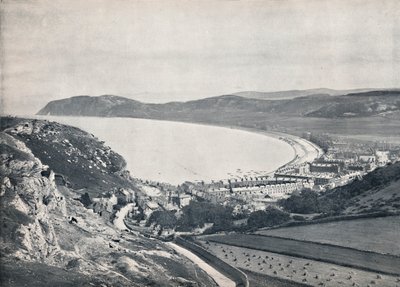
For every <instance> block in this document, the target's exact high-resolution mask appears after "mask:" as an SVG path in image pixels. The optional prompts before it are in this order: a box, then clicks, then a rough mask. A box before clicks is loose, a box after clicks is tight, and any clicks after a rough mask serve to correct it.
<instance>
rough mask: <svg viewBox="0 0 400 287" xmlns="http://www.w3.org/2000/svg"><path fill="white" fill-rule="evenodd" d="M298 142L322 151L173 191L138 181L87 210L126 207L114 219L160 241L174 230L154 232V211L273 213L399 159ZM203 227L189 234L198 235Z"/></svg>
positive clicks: (319, 139)
mask: <svg viewBox="0 0 400 287" xmlns="http://www.w3.org/2000/svg"><path fill="white" fill-rule="evenodd" d="M302 138H303V139H304V140H306V141H309V142H310V143H313V144H317V145H320V146H321V147H322V148H323V151H324V152H323V153H321V154H319V156H318V157H317V158H315V159H314V160H313V161H311V162H309V161H301V160H296V159H297V157H296V158H295V160H292V161H291V162H289V163H288V164H286V165H284V166H282V167H280V168H279V169H277V170H276V171H275V172H273V173H270V174H266V175H258V176H250V175H248V176H243V177H235V178H229V179H222V180H213V181H211V182H204V181H199V182H188V181H186V182H184V183H183V184H181V185H178V186H174V185H171V184H167V183H160V182H151V181H146V180H139V182H140V186H139V188H140V190H141V191H136V192H133V191H131V190H124V189H119V190H115V191H114V192H113V193H112V195H111V196H110V198H104V197H103V198H94V199H93V200H92V201H93V209H94V211H95V212H97V213H98V214H100V215H102V216H105V217H111V216H112V214H113V212H114V210H115V207H116V206H121V207H123V206H129V208H127V209H125V211H124V212H125V213H121V212H119V213H117V215H116V218H117V219H118V217H121V218H125V219H124V224H127V226H129V228H130V229H133V230H137V231H140V232H142V233H149V234H155V235H157V236H160V237H161V238H163V237H168V236H171V235H174V234H176V231H175V230H174V227H172V225H171V228H160V226H159V225H158V224H157V223H156V224H152V222H150V221H149V219H150V218H151V216H152V214H153V213H154V214H156V213H155V212H156V211H159V212H170V214H173V216H175V217H177V218H179V217H180V215H181V210H182V209H183V208H184V207H185V206H188V205H189V204H190V203H191V202H198V201H200V202H209V203H212V204H218V205H222V206H225V207H229V208H231V209H232V213H233V216H238V217H240V216H241V215H243V214H251V213H252V212H255V211H258V210H265V209H266V208H267V207H269V206H273V207H275V208H279V205H278V201H279V200H282V199H285V198H288V197H289V196H290V195H292V194H294V193H299V192H301V191H302V190H305V189H308V190H311V191H313V192H315V193H322V192H324V191H326V190H330V189H333V188H335V187H338V186H343V185H346V184H348V183H350V182H352V181H354V180H361V179H362V177H363V176H364V175H366V174H367V173H369V172H371V171H373V170H374V169H376V168H377V167H381V166H385V165H387V164H392V163H395V162H397V161H399V160H400V146H399V145H395V144H388V143H382V142H361V141H351V140H343V139H338V138H333V137H331V136H327V135H312V134H311V133H304V134H303V136H302ZM163 216H165V213H164V214H163ZM117 219H115V220H117ZM153 223H155V222H153ZM122 228H123V226H122ZM206 228H207V226H206V227H205V228H202V229H197V230H193V232H194V233H201V232H203V231H204V230H205V229H206Z"/></svg>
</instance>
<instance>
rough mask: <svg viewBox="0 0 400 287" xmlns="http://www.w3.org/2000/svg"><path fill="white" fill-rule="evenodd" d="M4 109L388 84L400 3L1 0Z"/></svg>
mask: <svg viewBox="0 0 400 287" xmlns="http://www.w3.org/2000/svg"><path fill="white" fill-rule="evenodd" d="M0 5H1V23H0V24H1V46H0V48H1V54H0V57H1V59H0V60H1V68H2V69H1V98H0V99H1V103H0V104H1V108H0V112H1V113H11V114H34V113H36V112H37V111H38V110H39V109H40V108H42V107H43V106H44V105H45V104H46V103H47V102H48V101H51V100H56V99H61V98H67V97H71V96H76V95H91V96H97V95H103V94H113V95H120V96H125V97H129V98H132V99H136V100H140V101H144V102H168V101H186V100H191V99H198V98H205V97H210V96H217V95H222V94H227V93H233V92H238V91H278V90H292V89H308V88H319V87H326V88H333V89H351V88H394V87H399V86H400V85H399V83H400V20H399V19H400V1H398V0H393V1H392V0H386V1H385V0H379V1H375V0H362V1H355V0H349V1H345V0H340V1H339V0H337V1H335V0H333V1H332V0H329V1H328V0H326V1H324V0H318V1H313V0H307V1H306V0H281V1H277V0H274V1H272V0H264V1H232V0H229V1H228V0H227V1H223V0H213V1H207V0H206V1H168V0H163V1H149V0H148V1H138V0H137V1H127V0H113V1H109V0H85V1H79V0H26V1H23V0H13V1H11V0H3V1H2V2H1V4H0Z"/></svg>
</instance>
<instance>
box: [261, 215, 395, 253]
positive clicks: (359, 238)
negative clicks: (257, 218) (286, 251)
mask: <svg viewBox="0 0 400 287" xmlns="http://www.w3.org/2000/svg"><path fill="white" fill-rule="evenodd" d="M256 234H261V235H269V236H278V237H284V238H291V239H298V240H304V241H313V242H319V243H326V244H333V245H340V246H345V247H351V248H355V249H360V250H367V251H373V252H377V253H387V254H392V255H400V239H399V238H400V216H389V217H380V218H368V219H357V220H348V221H336V222H329V223H323V224H313V225H306V226H295V227H287V228H278V229H271V230H262V231H258V232H256ZM366 234H368V236H365V235H366Z"/></svg>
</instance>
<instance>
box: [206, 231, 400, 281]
mask: <svg viewBox="0 0 400 287" xmlns="http://www.w3.org/2000/svg"><path fill="white" fill-rule="evenodd" d="M206 240H208V241H211V242H215V243H221V244H227V245H232V246H238V247H245V248H251V249H255V250H261V251H268V252H274V253H279V254H285V255H289V256H295V257H300V258H308V259H311V260H317V261H323V262H329V263H334V264H338V265H342V266H351V267H356V268H358V269H364V270H373V271H376V272H382V273H387V274H396V275H400V257H399V256H393V255H383V254H379V253H374V252H368V251H360V250H356V249H351V248H347V247H340V246H334V245H324V244H320V243H314V242H306V241H298V240H293V239H285V238H279V237H269V236H264V235H254V234H228V235H211V236H207V237H206Z"/></svg>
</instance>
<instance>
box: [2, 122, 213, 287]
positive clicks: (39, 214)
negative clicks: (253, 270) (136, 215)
mask: <svg viewBox="0 0 400 287" xmlns="http://www.w3.org/2000/svg"><path fill="white" fill-rule="evenodd" d="M1 123H2V128H1V132H0V151H1V157H0V175H1V182H0V184H1V185H0V199H1V208H0V220H1V234H0V240H1V247H0V256H1V257H0V258H1V265H2V268H1V274H0V275H1V276H0V278H1V279H0V283H1V286H25V285H26V286H143V285H156V286H165V285H169V286H182V285H187V286H190V285H196V286H214V283H213V281H212V280H211V279H210V278H209V277H208V276H207V275H206V274H204V273H203V272H202V271H201V270H199V269H198V268H197V267H196V266H194V265H193V264H192V263H191V262H189V261H187V260H185V259H184V258H180V257H179V256H177V255H176V254H175V253H174V251H173V250H172V249H170V248H169V247H167V246H166V245H164V244H163V243H162V242H160V241H157V240H151V239H148V238H146V237H143V236H141V235H140V234H136V233H132V232H127V231H121V230H120V229H118V228H117V227H115V226H113V225H112V224H111V223H110V222H109V220H108V219H105V218H103V217H101V216H99V215H98V214H97V213H94V212H93V211H92V210H91V209H87V208H86V207H85V206H84V204H83V203H82V202H81V201H80V200H76V199H80V196H81V194H82V192H83V191H82V189H83V190H90V191H91V192H92V194H97V195H98V196H100V195H102V193H103V192H105V191H106V188H107V187H109V188H114V187H115V186H116V187H121V186H124V187H125V188H132V189H131V190H130V191H131V192H134V189H135V188H136V187H135V183H134V182H132V181H131V179H130V178H129V176H126V175H125V176H123V174H124V169H123V166H124V165H123V161H122V158H121V157H120V156H119V155H117V154H115V153H114V152H112V151H110V150H109V149H107V148H106V147H105V146H104V144H103V143H101V142H99V141H98V140H97V139H96V138H94V137H93V136H91V135H88V134H86V133H84V132H83V131H80V130H78V129H74V128H71V127H68V126H62V125H59V124H56V123H51V122H47V121H37V120H27V119H16V118H2V119H1ZM74 138H80V139H81V140H82V141H81V144H82V143H86V144H82V145H78V144H77V143H75V142H74V141H73V139H74ZM66 140H68V142H69V144H67V143H65V141H66ZM89 140H90V143H91V144H90V145H89V144H88V143H87V142H86V141H89ZM53 145H54V146H53ZM40 146H41V148H40ZM57 148H59V149H57ZM39 149H40V150H41V151H40V152H39V151H38V150H39ZM70 149H73V152H71V153H70V154H68V153H66V152H65V151H68V150H70ZM96 149H101V150H108V152H107V153H105V154H102V155H99V151H98V150H97V153H96V154H97V157H95V158H97V162H96V161H95V159H94V158H93V155H94V152H95V151H96ZM35 151H36V152H35ZM56 153H58V154H57V155H56ZM49 156H50V158H49ZM75 156H76V157H78V161H74V160H71V159H73V158H74V157H75ZM53 157H56V158H55V159H53ZM68 160H70V161H71V163H70V165H69V168H70V169H77V170H79V172H82V173H83V172H84V171H86V172H85V173H84V175H83V176H82V178H78V179H76V178H75V176H74V175H75V173H74V172H72V171H70V170H69V169H65V170H63V169H62V168H61V165H63V164H66V163H67V162H68ZM45 162H46V163H45ZM87 165H91V166H92V169H95V170H97V171H96V172H93V173H90V170H91V169H90V168H87V167H86V166H87ZM82 166H84V168H82ZM100 166H102V168H100ZM60 176H62V177H63V178H65V181H64V182H63V181H60V180H58V179H57V178H59V177H60ZM85 176H87V178H91V177H93V178H95V179H97V180H98V181H97V182H96V181H94V180H91V181H88V183H87V185H86V186H84V187H82V184H83V179H84V178H85ZM106 180H107V181H109V182H107V183H106V184H105V183H104V182H103V181H106ZM67 182H68V184H66V183H67ZM114 185H115V186H114ZM96 189H97V190H98V192H97V193H95V190H96Z"/></svg>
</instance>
